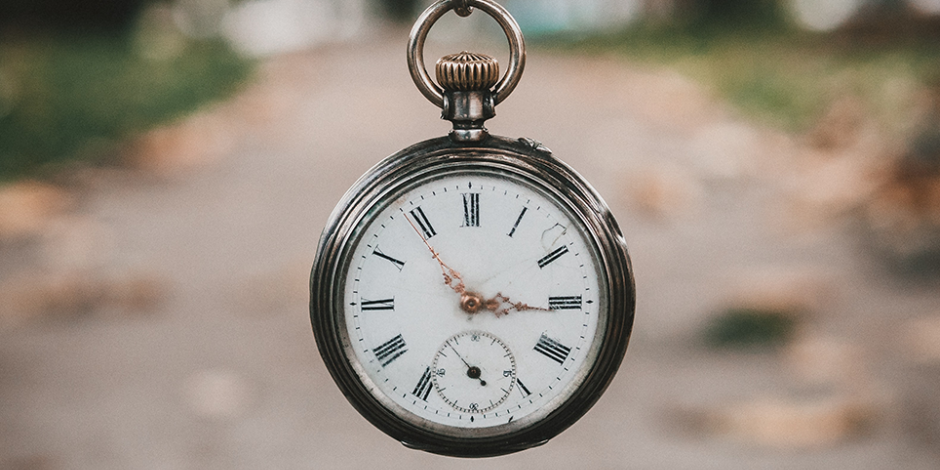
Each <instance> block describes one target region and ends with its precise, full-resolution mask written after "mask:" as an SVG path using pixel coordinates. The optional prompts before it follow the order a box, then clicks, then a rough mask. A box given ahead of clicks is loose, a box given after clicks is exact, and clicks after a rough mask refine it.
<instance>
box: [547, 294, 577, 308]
mask: <svg viewBox="0 0 940 470" xmlns="http://www.w3.org/2000/svg"><path fill="white" fill-rule="evenodd" d="M548 309H549V310H581V296H580V295H578V296H572V297H549V298H548Z"/></svg>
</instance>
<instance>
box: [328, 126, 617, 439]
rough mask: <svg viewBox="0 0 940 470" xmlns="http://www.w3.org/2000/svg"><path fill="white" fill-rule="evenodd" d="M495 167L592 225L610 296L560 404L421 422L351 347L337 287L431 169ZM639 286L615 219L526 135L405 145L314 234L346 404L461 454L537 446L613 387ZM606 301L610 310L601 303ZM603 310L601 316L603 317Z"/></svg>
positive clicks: (391, 431)
mask: <svg viewBox="0 0 940 470" xmlns="http://www.w3.org/2000/svg"><path fill="white" fill-rule="evenodd" d="M456 168H459V169H469V170H479V171H484V172H496V173H502V174H504V175H510V176H511V177H514V178H518V179H521V180H524V181H525V182H527V183H529V184H530V185H532V186H535V187H537V188H540V189H541V190H542V191H544V192H546V193H548V194H550V195H552V196H553V197H554V198H555V199H557V200H559V201H561V202H562V203H563V204H566V205H567V207H566V209H567V210H568V211H570V213H571V215H572V216H573V217H574V218H576V220H579V221H580V222H581V223H582V224H583V227H584V228H585V230H586V231H587V232H588V233H587V235H588V238H589V239H590V241H592V242H593V244H594V249H595V251H596V255H597V256H598V257H599V264H600V266H601V270H600V271H601V274H602V276H603V277H604V279H602V282H604V283H605V284H606V286H607V292H608V298H607V299H601V302H600V303H601V309H600V315H601V318H599V322H600V323H599V326H598V331H599V332H600V331H603V332H602V333H600V334H601V335H602V336H601V338H600V341H597V340H595V342H594V344H593V345H592V347H593V348H597V349H596V351H595V352H594V353H595V354H596V359H595V360H594V363H593V365H590V366H589V367H588V368H587V369H586V370H584V371H582V372H581V375H582V376H581V377H579V378H578V379H576V380H574V381H572V385H571V386H572V387H575V389H573V390H571V391H570V393H568V394H567V395H564V394H563V395H562V396H563V397H565V398H566V399H564V401H563V402H561V403H553V404H552V406H548V407H546V408H547V409H546V410H545V411H544V412H543V413H539V414H538V416H534V417H533V416H532V415H530V416H527V417H525V418H523V419H520V420H519V421H514V422H511V423H509V424H505V425H500V426H494V427H490V428H482V429H463V428H455V427H449V426H443V425H440V424H437V423H431V422H427V421H426V420H424V419H423V418H420V417H417V416H415V415H413V414H411V413H409V412H407V411H405V410H404V408H401V407H400V406H399V405H397V404H395V403H394V402H392V401H391V399H389V398H388V397H385V396H384V394H383V393H382V392H381V391H379V390H378V389H377V387H375V385H374V384H372V383H371V380H370V379H368V378H367V377H366V376H365V375H364V369H363V367H362V365H361V364H359V362H358V360H357V359H356V355H355V354H354V352H353V350H352V347H351V341H350V338H349V334H348V331H347V329H346V325H345V319H344V318H345V317H344V308H345V305H344V303H343V292H344V283H345V273H346V271H347V269H348V268H349V263H350V259H349V258H350V257H351V253H352V250H353V247H354V244H355V242H356V240H357V238H358V237H359V236H361V232H362V230H363V229H364V227H365V225H367V224H366V223H364V222H368V219H369V218H370V216H371V215H373V214H375V213H377V212H378V211H380V210H381V209H382V208H383V207H384V204H388V203H390V202H391V200H392V199H393V197H395V196H396V195H398V194H401V193H402V192H403V191H406V190H407V189H408V188H409V185H410V184H412V183H413V182H414V181H416V180H417V179H421V180H424V179H425V178H426V177H428V175H431V174H434V173H435V172H447V171H451V170H454V169H456ZM635 303H636V291H635V285H634V279H633V271H632V267H631V263H630V257H629V255H628V253H627V248H626V243H625V241H624V239H623V235H622V234H621V231H620V228H619V227H618V225H617V222H616V221H615V220H614V218H613V216H612V215H611V213H610V210H609V209H608V207H607V205H606V204H605V203H604V201H603V200H602V199H601V197H600V196H599V195H598V194H597V193H596V192H595V191H594V189H593V188H591V186H590V185H589V184H588V183H587V182H586V181H585V180H584V179H583V178H582V177H581V176H580V175H578V174H577V173H576V172H575V171H574V170H573V169H571V168H570V167H569V166H567V165H566V164H564V163H563V162H561V161H560V160H558V159H556V158H554V157H553V156H552V155H551V152H550V151H548V150H547V149H546V148H544V147H542V146H541V145H540V144H539V143H537V142H535V141H532V140H529V139H518V140H512V139H508V138H503V137H495V136H489V135H487V136H486V137H485V138H484V139H483V140H482V141H480V142H458V141H455V140H454V139H452V138H449V137H441V138H437V139H432V140H428V141H425V142H422V143H419V144H416V145H413V146H411V147H409V148H406V149H404V150H402V151H400V152H398V153H396V154H394V155H392V156H390V157H388V158H386V159H385V160H383V161H382V162H380V163H379V164H377V165H376V166H375V167H373V168H372V169H371V170H369V171H368V172H366V174H365V175H363V176H362V177H361V178H360V179H359V181H357V182H356V183H355V184H354V185H353V187H352V188H350V190H349V191H347V193H346V194H345V196H343V198H342V200H341V201H340V202H339V204H338V205H337V206H336V208H335V209H334V210H333V213H332V214H331V216H330V218H329V221H328V222H327V225H326V228H325V229H324V231H323V234H322V236H321V238H320V243H319V248H318V250H317V255H316V259H315V262H314V265H313V270H312V273H311V277H310V320H311V323H312V326H313V333H314V336H315V338H316V342H317V347H318V348H319V351H320V355H321V357H322V358H323V361H324V363H325V364H326V366H327V369H328V370H329V371H330V374H331V375H332V376H333V379H334V381H335V382H336V383H337V385H338V386H339V388H340V389H341V390H342V392H343V394H344V395H345V396H346V398H347V399H348V400H349V402H350V403H351V404H352V405H353V406H354V407H355V408H356V409H357V410H358V411H359V413H360V414H362V415H363V416H364V417H365V418H366V419H367V420H369V421H370V422H371V423H372V424H373V425H375V426H376V427H378V428H379V429H380V430H382V431H383V432H385V433H386V434H388V435H389V436H391V437H392V438H394V439H396V440H398V441H400V442H402V443H403V444H404V445H406V446H408V447H411V448H416V449H421V450H425V451H428V452H433V453H437V454H443V455H449V456H457V457H487V456H495V455H502V454H508V453H511V452H516V451H519V450H523V449H526V448H530V447H533V446H537V445H540V444H543V443H545V442H547V441H548V439H550V438H552V437H554V436H555V435H557V434H559V433H560V432H562V431H563V430H564V429H566V428H568V427H569V426H571V425H572V424H574V422H575V421H577V420H578V419H579V418H580V417H581V416H583V415H584V414H585V413H586V412H587V411H588V410H589V409H590V408H591V406H593V405H594V403H595V402H597V400H598V399H599V398H600V396H601V394H602V393H603V392H604V390H605V389H606V388H607V386H608V385H609V384H610V382H611V380H612V379H613V377H614V375H615V373H616V371H617V369H618V367H619V366H620V363H621V361H622V359H623V356H624V353H625V352H626V349H627V344H628V342H629V339H630V333H631V331H632V327H633V318H634V310H635ZM604 304H606V307H607V308H606V309H605V308H603V306H604ZM605 313H606V318H604V317H605Z"/></svg>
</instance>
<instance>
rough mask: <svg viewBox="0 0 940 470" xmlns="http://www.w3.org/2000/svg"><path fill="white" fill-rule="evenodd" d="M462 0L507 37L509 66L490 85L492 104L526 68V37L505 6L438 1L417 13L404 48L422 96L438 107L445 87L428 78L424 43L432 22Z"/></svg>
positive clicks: (467, 0)
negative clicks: (490, 20) (491, 88)
mask: <svg viewBox="0 0 940 470" xmlns="http://www.w3.org/2000/svg"><path fill="white" fill-rule="evenodd" d="M463 3H465V4H466V5H469V6H470V7H474V8H479V9H480V10H482V11H484V12H486V14H488V15H490V16H492V17H493V19H495V20H496V22H497V23H499V25H500V26H501V27H502V28H503V32H504V33H505V34H506V38H507V39H508V40H509V68H508V69H506V74H505V75H503V77H502V79H500V80H499V82H497V83H496V84H495V87H494V89H493V103H494V105H497V104H499V103H501V102H503V100H505V99H506V97H508V96H509V95H510V94H511V93H512V91H513V90H515V88H516V85H518V84H519V80H520V79H521V78H522V71H523V70H524V69H525V39H523V37H522V29H521V28H519V23H517V22H516V20H515V19H514V18H513V17H512V15H510V14H509V12H508V11H506V9H505V8H503V7H502V6H500V5H498V4H497V3H495V2H492V1H491V0H464V1H463V2H460V1H456V0H442V1H439V2H437V3H435V4H433V5H431V6H430V7H428V9H427V10H425V11H424V13H422V14H421V16H419V17H418V20H417V21H416V22H415V25H414V28H412V30H411V35H410V37H409V40H408V51H407V52H408V54H407V56H408V69H409V71H410V72H411V78H412V79H413V80H414V82H415V85H416V86H417V87H418V90H419V91H421V93H422V94H423V95H424V97H425V98H427V99H428V100H429V101H430V102H431V103H434V105H435V106H437V107H439V108H443V107H444V89H443V88H442V87H441V86H440V85H438V84H437V83H435V82H434V80H432V79H431V76H430V75H429V74H428V71H427V69H426V68H425V65H424V43H425V41H426V40H427V37H428V32H429V31H430V30H431V27H432V26H433V25H434V23H435V22H437V20H439V19H440V18H441V17H442V16H444V14H445V13H447V12H448V11H450V10H453V9H454V8H456V7H458V6H461V5H462V4H463Z"/></svg>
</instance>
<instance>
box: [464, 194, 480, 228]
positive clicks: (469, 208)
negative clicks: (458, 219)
mask: <svg viewBox="0 0 940 470" xmlns="http://www.w3.org/2000/svg"><path fill="white" fill-rule="evenodd" d="M479 226H480V193H463V225H462V226H461V227H479Z"/></svg>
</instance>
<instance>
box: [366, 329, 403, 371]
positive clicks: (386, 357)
mask: <svg viewBox="0 0 940 470" xmlns="http://www.w3.org/2000/svg"><path fill="white" fill-rule="evenodd" d="M372 352H373V353H375V358H376V359H378V360H379V362H380V363H382V367H385V366H387V365H389V364H391V363H392V361H394V360H395V359H398V358H399V357H401V355H402V354H405V353H406V352H408V350H407V349H405V339H404V338H402V337H401V335H398V336H396V337H394V338H392V339H390V340H388V341H386V342H384V343H382V345H381V346H379V347H377V348H375V349H373V350H372Z"/></svg>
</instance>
